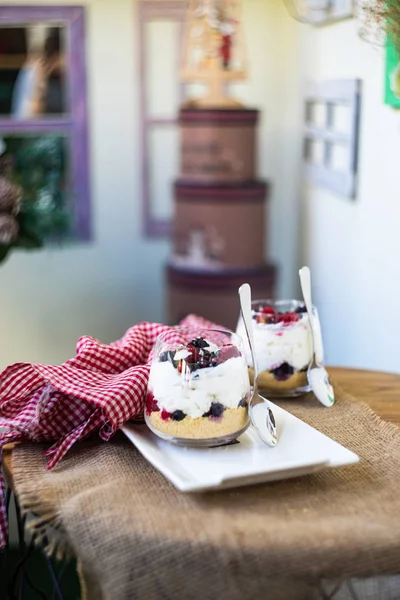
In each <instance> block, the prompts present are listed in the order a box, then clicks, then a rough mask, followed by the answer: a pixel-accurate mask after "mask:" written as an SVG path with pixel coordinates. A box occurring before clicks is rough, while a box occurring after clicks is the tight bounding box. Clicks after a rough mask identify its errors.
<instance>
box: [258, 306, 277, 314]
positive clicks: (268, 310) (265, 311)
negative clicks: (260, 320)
mask: <svg viewBox="0 0 400 600" xmlns="http://www.w3.org/2000/svg"><path fill="white" fill-rule="evenodd" d="M261 312H262V313H263V315H274V314H275V309H274V308H272V306H264V307H263V308H262V309H261Z"/></svg>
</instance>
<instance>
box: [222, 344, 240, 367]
mask: <svg viewBox="0 0 400 600" xmlns="http://www.w3.org/2000/svg"><path fill="white" fill-rule="evenodd" d="M237 356H240V351H239V349H238V348H236V346H234V345H233V344H226V345H225V346H222V348H221V349H220V351H219V362H221V363H223V362H225V361H226V360H229V359H230V358H236V357H237Z"/></svg>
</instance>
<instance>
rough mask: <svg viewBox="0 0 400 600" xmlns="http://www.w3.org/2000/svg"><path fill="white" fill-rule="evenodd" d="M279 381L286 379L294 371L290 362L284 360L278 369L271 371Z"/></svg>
mask: <svg viewBox="0 0 400 600" xmlns="http://www.w3.org/2000/svg"><path fill="white" fill-rule="evenodd" d="M270 373H272V375H273V376H274V377H275V379H276V380H277V381H286V380H287V379H289V377H290V376H291V375H293V373H294V369H293V367H292V366H291V365H289V363H287V362H284V363H282V364H281V365H280V366H279V367H277V368H276V369H272V370H271V371H270Z"/></svg>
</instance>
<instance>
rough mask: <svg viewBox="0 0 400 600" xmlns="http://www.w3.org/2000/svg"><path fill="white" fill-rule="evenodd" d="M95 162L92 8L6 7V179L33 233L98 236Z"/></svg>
mask: <svg viewBox="0 0 400 600" xmlns="http://www.w3.org/2000/svg"><path fill="white" fill-rule="evenodd" d="M88 159H89V157H88V127H87V98H86V65H85V11H84V8H83V7H80V6H11V5H9V6H5V5H2V6H0V171H1V172H0V177H4V178H5V177H6V178H7V182H8V180H10V181H12V183H13V185H15V186H18V188H19V189H20V190H21V192H22V209H21V210H23V211H24V219H28V220H27V225H28V227H31V228H33V229H32V233H33V234H37V235H38V236H39V237H42V238H44V239H45V240H49V241H52V240H53V239H56V240H62V241H68V240H71V241H74V240H79V241H84V240H89V239H90V237H91V214H90V189H89V160H88ZM7 185H8V183H7ZM0 213H1V206H0ZM24 223H25V222H24ZM25 224H26V223H25ZM35 228H36V231H33V230H34V229H35ZM0 243H1V241H0Z"/></svg>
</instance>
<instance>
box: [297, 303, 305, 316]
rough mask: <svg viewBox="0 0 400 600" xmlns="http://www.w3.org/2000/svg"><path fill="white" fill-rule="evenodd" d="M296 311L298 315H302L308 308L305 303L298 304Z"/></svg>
mask: <svg viewBox="0 0 400 600" xmlns="http://www.w3.org/2000/svg"><path fill="white" fill-rule="evenodd" d="M294 312H296V313H297V314H298V315H301V314H302V313H306V312H307V309H306V306H305V304H302V305H301V306H298V307H297V308H296V310H295V311H294Z"/></svg>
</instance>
